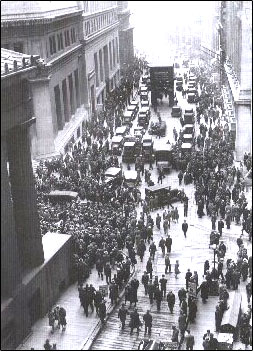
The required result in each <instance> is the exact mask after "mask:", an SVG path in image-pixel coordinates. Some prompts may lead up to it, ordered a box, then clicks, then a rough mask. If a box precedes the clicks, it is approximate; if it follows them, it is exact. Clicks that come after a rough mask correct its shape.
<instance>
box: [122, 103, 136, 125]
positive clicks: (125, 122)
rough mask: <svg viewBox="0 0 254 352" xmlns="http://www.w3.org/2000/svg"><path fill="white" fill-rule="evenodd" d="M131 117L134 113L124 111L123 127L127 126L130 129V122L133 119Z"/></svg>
mask: <svg viewBox="0 0 254 352" xmlns="http://www.w3.org/2000/svg"><path fill="white" fill-rule="evenodd" d="M134 108H135V107H134ZM133 116H134V111H129V110H127V111H125V113H124V114H123V119H122V123H123V125H127V126H129V127H132V121H133V119H134V118H135V117H133Z"/></svg>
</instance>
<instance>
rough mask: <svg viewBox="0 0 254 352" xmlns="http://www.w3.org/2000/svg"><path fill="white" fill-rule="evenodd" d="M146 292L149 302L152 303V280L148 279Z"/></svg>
mask: <svg viewBox="0 0 254 352" xmlns="http://www.w3.org/2000/svg"><path fill="white" fill-rule="evenodd" d="M147 293H148V297H149V301H150V304H153V298H154V285H153V282H152V280H150V281H149V283H148V287H147Z"/></svg>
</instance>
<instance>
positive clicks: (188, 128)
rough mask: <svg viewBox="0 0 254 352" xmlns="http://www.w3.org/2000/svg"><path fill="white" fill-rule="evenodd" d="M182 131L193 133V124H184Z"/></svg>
mask: <svg viewBox="0 0 254 352" xmlns="http://www.w3.org/2000/svg"><path fill="white" fill-rule="evenodd" d="M183 133H184V134H193V133H194V124H187V125H184V129H183Z"/></svg>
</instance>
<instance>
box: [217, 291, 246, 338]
mask: <svg viewBox="0 0 254 352" xmlns="http://www.w3.org/2000/svg"><path fill="white" fill-rule="evenodd" d="M227 303H228V309H227V310H225V312H224V313H223V316H222V321H221V325H220V333H224V334H232V335H233V336H232V337H233V340H234V341H235V340H236V338H237V332H238V331H237V330H238V328H239V318H240V314H241V305H242V295H241V292H237V291H233V292H229V298H228V301H227ZM222 340H223V339H222ZM221 342H222V341H221Z"/></svg>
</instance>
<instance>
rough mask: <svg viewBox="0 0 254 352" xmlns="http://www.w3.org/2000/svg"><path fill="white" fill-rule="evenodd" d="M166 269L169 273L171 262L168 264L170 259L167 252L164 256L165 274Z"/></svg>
mask: <svg viewBox="0 0 254 352" xmlns="http://www.w3.org/2000/svg"><path fill="white" fill-rule="evenodd" d="M168 271H169V272H170V273H171V264H170V259H169V253H167V254H166V256H165V274H167V273H168Z"/></svg>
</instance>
